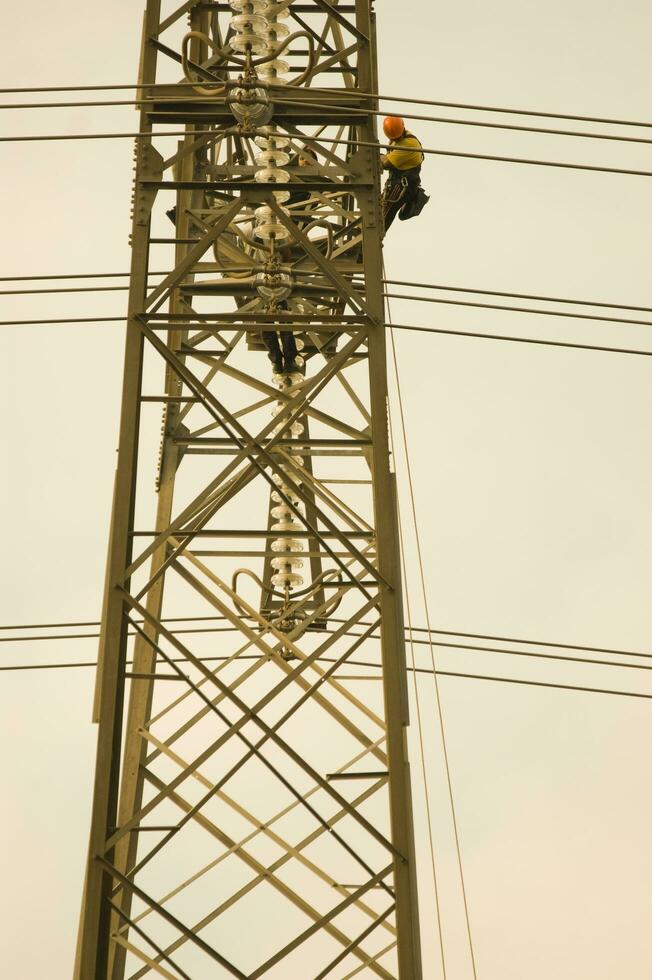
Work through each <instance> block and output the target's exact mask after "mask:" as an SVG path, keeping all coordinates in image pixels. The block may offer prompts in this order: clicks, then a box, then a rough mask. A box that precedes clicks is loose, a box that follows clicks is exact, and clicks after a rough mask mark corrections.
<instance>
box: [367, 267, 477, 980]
mask: <svg viewBox="0 0 652 980" xmlns="http://www.w3.org/2000/svg"><path fill="white" fill-rule="evenodd" d="M385 275H386V272H385V262H384V260H383V276H385ZM387 318H388V320H389V337H390V344H391V350H392V361H393V364H394V374H395V376H396V393H397V399H398V409H399V420H400V424H401V435H402V439H403V452H404V457H405V466H406V471H407V480H408V491H409V494H410V512H411V514H412V522H413V526H414V535H415V540H416V548H417V564H418V569H419V579H420V583H421V595H422V600H423V604H424V610H425V614H426V629H427V631H428V640H427V641H426V642H427V645H428V648H429V650H430V662H431V665H432V677H433V680H434V685H435V708H436V710H437V718H438V720H439V732H440V735H441V745H442V755H443V758H444V769H445V772H446V785H447V788H448V799H449V802H450V808H451V818H452V823H453V836H454V839H455V852H456V855H457V866H458V871H459V876H460V886H461V889H462V900H463V904H464V920H465V923H466V934H467V938H468V943H469V952H470V956H471V967H472V970H473V978H474V980H477V971H476V964H475V951H474V946H473V936H472V932H471V918H470V913H469V901H468V896H467V889H466V882H465V876H464V867H463V863H462V849H461V845H460V834H459V828H458V820H457V810H456V806H455V798H454V794H453V781H452V775H451V765H450V760H449V754H448V746H447V740H446V727H445V724H444V711H443V707H442V702H441V696H440V691H439V683H438V680H437V667H436V663H435V645H434V643H433V641H432V635H431V633H430V610H429V603H428V593H427V589H426V576H425V566H424V561H423V552H422V549H421V535H420V534H419V524H418V520H417V507H416V497H415V493H414V483H413V480H412V464H411V460H410V452H409V448H408V438H407V426H406V422H405V412H404V409H403V395H402V393H401V379H400V375H399V370H398V357H397V354H396V344H395V343H394V331H393V327H392V316H391V309H390V305H389V303H388V304H387ZM389 424H390V430H391V426H392V421H391V415H390V423H389ZM399 542H400V550H401V553H402V554H401V557H402V563H403V575H404V578H405V592H406V596H408V595H409V582H408V581H407V573H406V569H405V565H406V562H405V555H404V549H403V534H402V531H401V526H400V512H399ZM409 608H410V606H409V602H408V611H409ZM410 624H411V623H410ZM410 641H411V642H413V640H412V636H411V635H410ZM413 666H414V664H413ZM415 676H416V675H415ZM419 735H420V736H421V732H419ZM421 751H422V753H423V742H422V743H421ZM424 779H425V772H424ZM433 871H434V857H433ZM442 958H443V948H442Z"/></svg>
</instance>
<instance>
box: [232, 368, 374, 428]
mask: <svg viewBox="0 0 652 980" xmlns="http://www.w3.org/2000/svg"><path fill="white" fill-rule="evenodd" d="M222 373H223V374H225V375H226V376H227V377H229V378H233V379H234V380H235V381H241V382H242V383H243V384H246V385H248V386H249V387H251V388H254V389H255V390H256V391H260V392H261V393H264V394H267V396H268V398H270V399H273V400H275V401H276V400H282V401H285V402H286V403H288V404H289V403H290V402H291V401H292V395H286V394H285V392H284V391H282V390H281V391H279V390H277V389H275V388H272V386H271V385H270V384H268V383H267V382H265V381H261V380H260V379H259V378H254V377H253V376H252V375H249V374H247V373H246V372H245V371H241V370H240V369H239V368H235V367H233V366H232V365H225V366H224V367H223V368H222ZM335 377H337V378H338V380H339V378H340V373H339V371H338V372H337V374H336V375H335ZM303 414H305V415H307V416H308V417H309V418H311V419H314V420H315V421H316V422H323V424H324V425H327V426H329V427H330V428H332V429H337V430H338V431H339V432H342V433H343V434H345V435H348V436H350V437H351V438H352V439H361V438H364V436H365V435H366V432H365V431H364V430H361V429H356V428H355V426H352V425H347V423H346V422H343V421H342V420H341V419H337V418H335V417H334V416H333V415H329V414H328V413H327V412H323V411H321V410H320V409H318V408H311V407H310V406H308V407H307V408H306V409H305V412H304V413H303Z"/></svg>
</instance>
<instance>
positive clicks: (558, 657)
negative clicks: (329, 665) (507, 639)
mask: <svg viewBox="0 0 652 980" xmlns="http://www.w3.org/2000/svg"><path fill="white" fill-rule="evenodd" d="M204 618H206V619H210V617H204ZM164 622H165V620H164ZM89 625H97V624H89ZM360 625H365V624H364V623H361V624H360ZM367 625H369V624H367ZM8 628H9V627H3V629H8ZM11 628H12V629H19V628H20V627H11ZM26 628H30V627H26ZM31 628H35V627H31ZM234 629H235V627H232V626H229V627H224V628H222V627H209V626H205V627H197V628H193V629H175V630H170V633H172V634H174V635H176V634H183V633H195V634H196V633H202V634H207V633H229V632H233V630H234ZM405 631H406V633H407V634H408V636H407V640H406V642H408V643H410V644H416V645H417V646H431V645H432V646H436V647H441V648H442V650H456V651H459V652H461V653H468V652H472V653H475V652H478V653H496V654H504V655H507V656H514V657H531V658H533V659H541V660H555V661H561V662H564V663H573V664H585V665H586V664H588V665H590V666H600V667H624V668H631V669H634V670H652V665H648V664H636V663H633V664H632V663H623V662H622V661H619V660H599V659H597V658H589V657H572V656H569V655H568V654H566V655H564V654H555V653H541V652H539V651H533V650H512V649H507V648H505V647H488V646H477V645H474V644H470V643H446V642H444V641H443V640H437V641H432V643H431V641H429V640H418V639H414V637H412V633H415V632H422V633H425V632H428V631H427V630H426V629H417V628H416V627H412V628H410V627H409V626H407V627H405ZM323 632H324V633H330V632H332V630H328V629H324V630H323ZM429 632H430V633H431V634H435V633H437V632H438V631H437V630H430V631H429ZM130 635H131V636H134V635H135V634H134V633H130ZM345 635H346V636H359V635H360V634H359V633H354V632H347V633H346V634H345ZM99 636H100V634H99V633H54V634H48V635H45V636H0V643H38V642H40V641H52V640H55V641H56V640H95V639H98V637H99ZM371 639H378V636H377V635H376V634H372V635H371ZM515 642H516V641H515ZM520 642H526V641H520ZM621 655H623V656H629V657H641V658H646V659H652V654H649V653H632V652H631V651H626V652H623V653H622V654H621Z"/></svg>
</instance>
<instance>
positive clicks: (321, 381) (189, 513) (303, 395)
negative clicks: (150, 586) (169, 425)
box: [125, 324, 362, 579]
mask: <svg viewBox="0 0 652 980" xmlns="http://www.w3.org/2000/svg"><path fill="white" fill-rule="evenodd" d="M141 327H142V324H141ZM361 342H362V339H361V338H358V337H354V338H352V339H351V340H350V341H349V343H348V344H346V346H345V347H344V348H343V349H342V350H341V351H340V352H339V353H338V354H336V355H335V356H334V357H333V358H332V360H331V361H329V364H328V365H326V366H325V367H324V368H322V370H321V371H320V372H319V373H318V374H316V375H315V376H314V378H312V379H311V380H310V381H307V382H306V384H305V385H303V386H302V388H301V390H300V392H298V393H297V396H296V398H295V399H293V400H292V401H291V402H288V405H287V406H286V407H285V408H284V409H282V411H281V412H279V414H278V415H277V416H276V417H275V418H273V419H272V420H271V421H270V422H268V423H267V424H266V425H265V426H263V428H262V429H261V430H260V432H259V433H258V435H257V437H256V438H257V439H258V440H260V439H263V438H265V437H267V436H271V440H270V442H269V443H268V446H270V447H271V446H273V445H274V444H275V443H274V437H273V430H274V428H275V427H276V426H277V425H279V424H280V423H281V422H287V424H288V425H290V424H292V423H293V422H294V421H296V420H297V419H298V418H299V417H300V415H301V413H302V412H303V411H305V409H306V407H307V406H308V405H309V404H310V402H311V401H312V400H313V399H314V398H315V397H316V396H317V395H318V394H320V392H321V391H322V390H323V388H324V387H325V386H326V384H327V383H328V382H329V381H330V380H331V371H336V370H338V369H339V367H340V366H341V365H342V364H344V363H346V361H347V359H348V357H349V355H350V354H351V353H353V352H354V351H355V350H356V349H357V348H358V346H359V345H360V343H361ZM329 369H330V370H329ZM245 459H246V452H245V451H243V450H241V451H240V453H239V456H238V457H236V458H235V459H233V460H231V462H230V463H228V464H227V466H225V467H224V469H223V470H222V471H221V473H219V474H218V476H216V477H215V478H214V479H213V480H212V481H211V482H210V483H209V484H208V487H206V488H205V489H204V490H202V491H201V492H200V493H199V494H198V495H197V496H196V497H195V498H194V500H192V501H191V502H190V503H189V504H188V505H187V506H186V507H185V508H184V509H183V511H182V512H181V513H180V514H179V515H178V516H177V517H176V518H175V519H174V521H172V523H171V524H170V526H169V528H166V530H164V531H162V532H160V533H159V534H158V535H157V536H156V538H155V540H154V541H153V542H152V543H151V544H150V545H148V546H147V548H145V550H144V551H143V552H142V553H141V554H140V555H139V556H138V558H137V559H135V560H134V561H133V562H132V563H131V565H130V566H129V568H128V569H127V571H126V573H125V579H128V578H129V577H130V576H131V575H133V573H134V572H135V571H137V569H138V568H139V567H140V565H141V564H142V563H143V562H144V561H146V560H147V559H148V558H150V557H151V555H152V554H153V553H154V552H155V551H156V550H157V549H158V548H159V547H160V546H161V545H162V544H164V543H165V541H166V539H167V538H168V537H170V536H171V535H172V534H182V533H183V524H184V522H185V521H186V520H187V519H189V518H192V517H193V512H194V511H195V510H196V508H197V507H198V506H201V505H202V504H203V503H204V502H205V501H206V498H207V495H208V494H210V493H213V492H215V491H216V490H218V489H219V487H220V485H221V484H222V483H224V481H225V480H226V478H227V477H229V476H231V475H232V474H233V473H234V471H235V470H236V469H237V467H238V466H239V465H240V463H242V462H243V461H244V460H245ZM254 476H255V469H254V468H253V466H251V465H249V467H248V469H247V471H245V474H244V477H243V476H242V475H241V476H239V477H238V478H237V479H244V478H245V477H248V479H249V480H251V479H253V478H254ZM234 479H236V478H234ZM234 492H237V490H236V491H234Z"/></svg>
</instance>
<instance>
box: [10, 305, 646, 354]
mask: <svg viewBox="0 0 652 980" xmlns="http://www.w3.org/2000/svg"><path fill="white" fill-rule="evenodd" d="M198 315H199V316H201V314H198ZM126 321H127V317H124V316H94V317H62V318H53V319H39V320H0V327H23V326H30V327H31V326H43V325H54V324H60V325H61V324H70V323H126ZM393 326H394V329H395V330H412V331H414V332H415V333H433V334H442V335H443V336H449V337H471V338H474V339H476V340H504V341H508V342H509V343H513V344H536V345H539V346H544V347H565V348H569V349H571V350H592V351H602V352H603V353H608V354H634V355H637V356H639V357H652V351H646V350H635V349H633V348H630V347H604V346H601V345H598V344H574V343H570V342H569V341H561V340H540V339H537V338H534V337H510V336H508V335H506V334H491V333H477V332H474V331H470V330H445V329H443V328H441V327H420V326H417V325H416V324H411V323H395V324H393ZM220 329H221V330H228V329H235V327H234V325H233V324H225V325H222V326H221V327H220Z"/></svg>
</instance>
